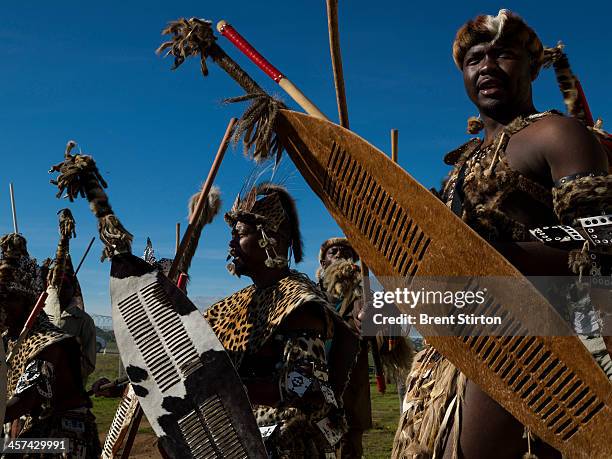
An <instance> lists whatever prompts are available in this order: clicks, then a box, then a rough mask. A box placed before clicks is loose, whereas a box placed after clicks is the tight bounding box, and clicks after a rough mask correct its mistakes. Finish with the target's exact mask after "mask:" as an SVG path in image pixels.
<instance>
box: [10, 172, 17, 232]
mask: <svg viewBox="0 0 612 459" xmlns="http://www.w3.org/2000/svg"><path fill="white" fill-rule="evenodd" d="M9 194H10V195H11V210H12V211H13V232H14V233H15V234H19V227H18V226H17V209H16V208H15V190H14V189H13V184H12V183H9Z"/></svg>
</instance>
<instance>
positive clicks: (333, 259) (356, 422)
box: [316, 237, 412, 458]
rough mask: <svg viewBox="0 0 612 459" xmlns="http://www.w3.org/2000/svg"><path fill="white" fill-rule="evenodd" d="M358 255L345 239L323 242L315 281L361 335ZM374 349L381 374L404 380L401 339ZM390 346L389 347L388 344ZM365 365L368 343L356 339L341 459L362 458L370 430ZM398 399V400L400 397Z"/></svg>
mask: <svg viewBox="0 0 612 459" xmlns="http://www.w3.org/2000/svg"><path fill="white" fill-rule="evenodd" d="M358 261H359V255H357V253H356V252H355V250H354V249H353V248H352V246H351V244H350V243H349V241H348V239H346V238H344V237H335V238H330V239H327V240H326V241H324V242H323V244H321V249H320V250H319V263H320V264H321V267H320V268H319V269H318V270H317V273H316V274H317V279H318V281H319V285H320V287H321V289H322V290H323V291H324V292H325V293H326V294H327V295H328V297H329V299H330V302H331V303H332V305H335V309H336V311H337V312H338V313H339V314H340V316H341V317H342V318H343V319H344V320H345V321H346V322H347V323H348V324H349V325H350V326H351V328H353V329H354V330H355V331H356V332H357V333H361V318H362V316H363V299H362V298H363V286H362V282H361V271H360V269H359V267H358V266H357V265H356V263H357V262H358ZM370 341H371V345H372V346H377V349H378V351H379V352H380V354H381V360H382V363H383V365H384V367H385V375H387V376H394V377H395V378H394V379H396V380H397V381H398V383H399V381H400V380H402V382H403V380H405V371H406V370H408V369H409V368H410V365H411V363H412V349H411V347H410V346H409V343H408V342H407V341H406V339H405V338H403V337H401V336H397V337H394V338H393V339H390V338H389V337H388V336H383V335H382V333H380V336H377V337H376V340H370ZM390 342H391V343H392V344H393V346H391V345H390V344H389V343H390ZM368 370H369V363H368V340H366V339H363V338H362V339H361V340H360V351H359V354H358V356H357V361H356V363H355V367H354V368H353V371H352V372H351V379H350V381H349V384H348V386H347V388H346V391H345V392H344V397H343V401H344V406H345V411H346V418H347V422H348V428H349V430H348V432H347V433H346V434H344V436H343V437H342V440H341V457H343V458H356V457H362V455H363V445H362V440H363V432H364V431H366V430H368V429H369V428H371V427H372V406H371V402H370V377H369V372H368ZM400 400H401V397H400Z"/></svg>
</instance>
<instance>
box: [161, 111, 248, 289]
mask: <svg viewBox="0 0 612 459" xmlns="http://www.w3.org/2000/svg"><path fill="white" fill-rule="evenodd" d="M237 121H238V120H237V119H236V118H232V119H231V120H230V121H229V124H228V125H227V129H226V130H225V135H224V136H223V139H222V140H221V144H220V145H219V149H218V150H217V155H216V156H215V160H214V161H213V164H212V166H211V168H210V171H209V172H208V177H207V178H206V182H204V186H203V187H202V191H201V192H200V196H199V198H198V202H197V204H196V207H195V210H194V211H193V214H192V215H191V219H190V220H189V224H188V225H187V229H186V230H185V234H183V238H182V239H181V244H180V245H179V248H178V250H177V251H176V255H175V257H174V260H173V261H172V266H171V267H170V271H169V272H168V279H170V280H172V281H174V282H176V281H177V280H178V275H177V270H178V265H179V261H180V259H181V257H182V256H183V254H184V253H185V249H186V248H187V244H188V243H189V240H190V239H191V237H192V235H193V231H194V229H195V222H197V221H198V219H199V218H200V215H201V214H202V211H203V210H204V206H205V204H206V199H207V198H208V193H209V192H210V188H211V187H212V184H213V182H214V180H215V176H216V175H217V171H218V170H219V166H221V161H222V160H223V156H224V155H225V151H226V150H227V147H228V146H229V142H230V138H231V137H232V131H233V130H234V126H235V125H236V122H237Z"/></svg>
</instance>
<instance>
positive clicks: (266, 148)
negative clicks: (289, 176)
mask: <svg viewBox="0 0 612 459" xmlns="http://www.w3.org/2000/svg"><path fill="white" fill-rule="evenodd" d="M162 34H163V35H172V38H171V39H170V40H169V41H166V42H165V43H162V44H161V46H160V47H159V48H157V50H156V52H157V54H162V53H164V52H165V53H164V57H166V56H174V66H173V67H172V70H175V69H177V68H178V67H179V66H180V65H181V64H182V63H183V62H185V59H187V58H188V57H191V56H197V55H199V56H200V69H201V72H202V75H203V76H207V75H208V67H207V65H206V60H207V59H208V57H210V58H211V59H212V60H213V61H214V62H215V63H216V64H217V65H219V66H220V67H221V68H222V69H223V70H225V71H226V72H227V73H228V74H229V75H230V76H231V77H232V78H233V79H234V81H236V83H238V84H239V85H240V87H242V88H243V89H244V91H245V92H246V94H244V95H242V96H238V97H232V98H228V99H225V100H224V102H225V103H237V102H244V101H251V104H250V105H249V106H248V107H247V109H246V110H245V112H244V114H243V115H242V117H241V118H240V120H239V121H238V124H237V126H236V131H235V133H234V136H233V139H234V142H238V141H239V140H240V139H242V141H243V146H244V153H245V155H246V156H248V157H252V158H253V159H255V161H257V162H261V161H264V160H266V159H268V158H269V157H270V156H275V158H276V162H278V161H279V160H280V157H281V154H282V151H283V147H282V144H281V143H280V141H279V140H278V138H277V136H276V132H275V131H274V126H275V121H276V118H277V116H278V111H279V110H280V109H284V108H287V107H286V106H285V104H284V103H283V102H282V101H281V100H279V99H276V98H274V97H272V96H270V95H269V94H267V93H266V92H265V91H264V90H263V89H262V88H261V87H260V86H259V85H258V84H257V83H256V82H255V80H253V79H252V78H251V77H250V76H249V75H248V74H247V73H246V72H245V71H244V70H243V69H242V68H241V67H240V66H239V65H238V64H237V63H236V62H234V60H232V59H231V58H230V57H229V56H228V55H227V54H226V53H225V52H224V51H223V50H222V49H221V48H220V47H219V45H218V44H217V37H215V35H214V33H213V29H212V22H211V21H209V20H206V19H198V18H190V19H185V18H180V19H178V20H176V21H172V22H170V23H169V24H168V26H167V27H166V28H165V29H164V30H162Z"/></svg>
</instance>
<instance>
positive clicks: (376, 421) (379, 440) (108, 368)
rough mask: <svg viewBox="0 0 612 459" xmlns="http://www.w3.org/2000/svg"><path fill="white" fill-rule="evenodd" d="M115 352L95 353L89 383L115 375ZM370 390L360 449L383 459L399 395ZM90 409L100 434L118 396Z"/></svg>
mask: <svg viewBox="0 0 612 459" xmlns="http://www.w3.org/2000/svg"><path fill="white" fill-rule="evenodd" d="M118 362H119V356H118V355H116V354H115V355H103V354H98V362H97V365H96V371H95V372H94V374H93V375H92V376H90V377H89V382H90V384H91V383H92V382H93V381H95V380H96V379H98V378H99V377H102V376H104V377H107V378H108V379H111V380H113V379H115V378H117V374H118V368H119V364H118ZM370 394H371V397H372V424H373V427H372V429H371V430H369V431H367V432H366V433H365V434H364V438H363V449H364V457H365V458H367V459H387V458H389V457H390V456H391V448H392V446H393V437H394V436H395V429H396V428H397V423H398V420H399V397H398V396H397V389H396V387H395V384H388V385H387V392H386V394H385V395H381V394H379V393H378V391H377V390H376V385H375V384H374V383H373V381H371V385H370ZM92 401H93V405H94V406H93V410H92V411H93V413H94V415H95V416H96V422H97V424H98V432H99V433H100V434H102V435H101V437H102V438H103V437H104V435H105V434H106V432H107V431H108V429H109V427H110V424H111V422H112V420H113V416H114V415H115V410H116V409H117V405H118V404H119V401H120V399H119V398H103V397H92ZM138 433H139V434H149V435H152V434H153V430H152V429H151V427H150V426H149V424H148V422H146V418H143V422H142V423H141V426H140V429H139V430H138Z"/></svg>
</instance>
